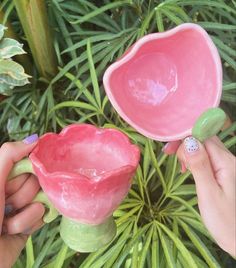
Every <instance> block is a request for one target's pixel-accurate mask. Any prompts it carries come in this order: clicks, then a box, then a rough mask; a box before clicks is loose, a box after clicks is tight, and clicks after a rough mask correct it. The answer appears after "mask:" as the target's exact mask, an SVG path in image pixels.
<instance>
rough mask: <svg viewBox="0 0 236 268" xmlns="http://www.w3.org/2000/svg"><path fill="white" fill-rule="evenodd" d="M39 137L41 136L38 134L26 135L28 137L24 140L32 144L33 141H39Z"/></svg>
mask: <svg viewBox="0 0 236 268" xmlns="http://www.w3.org/2000/svg"><path fill="white" fill-rule="evenodd" d="M38 138H39V136H38V135H37V134H33V135H31V136H29V137H26V138H25V139H24V140H23V142H24V143H25V144H32V143H34V142H35V141H37V140H38Z"/></svg>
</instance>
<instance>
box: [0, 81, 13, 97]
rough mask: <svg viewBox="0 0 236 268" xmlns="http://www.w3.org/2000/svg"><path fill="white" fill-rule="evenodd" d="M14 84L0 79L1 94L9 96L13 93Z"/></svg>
mask: <svg viewBox="0 0 236 268" xmlns="http://www.w3.org/2000/svg"><path fill="white" fill-rule="evenodd" d="M12 89H13V86H11V85H8V84H6V83H3V82H1V80H0V94H1V95H6V96H9V95H11V94H12Z"/></svg>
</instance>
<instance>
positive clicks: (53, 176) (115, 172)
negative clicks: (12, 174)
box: [29, 124, 140, 184]
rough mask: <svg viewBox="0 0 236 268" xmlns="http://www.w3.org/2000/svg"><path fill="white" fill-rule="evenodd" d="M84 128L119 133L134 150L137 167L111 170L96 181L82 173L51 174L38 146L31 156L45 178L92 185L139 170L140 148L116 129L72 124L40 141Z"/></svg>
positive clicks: (44, 136)
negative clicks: (39, 156) (84, 181)
mask: <svg viewBox="0 0 236 268" xmlns="http://www.w3.org/2000/svg"><path fill="white" fill-rule="evenodd" d="M83 127H90V128H93V129H94V130H95V131H102V132H105V131H111V132H116V133H118V134H119V135H120V136H121V137H122V138H123V139H124V140H125V141H126V143H127V144H128V145H129V146H130V147H131V148H132V150H133V153H134V155H135V160H136V165H125V166H122V167H120V168H116V169H114V170H111V171H105V172H104V173H103V174H101V175H99V179H96V178H93V179H91V178H89V177H88V176H86V175H83V174H80V173H73V172H62V171H56V172H49V171H47V169H46V168H45V167H44V165H43V164H42V163H41V161H40V160H39V159H38V157H37V156H36V153H37V152H38V150H39V147H38V145H37V146H36V147H35V149H34V150H33V152H32V153H31V154H30V156H29V158H30V160H31V161H32V162H33V166H35V167H37V168H38V169H39V170H40V172H41V173H42V174H43V176H45V177H50V179H58V177H60V178H65V179H71V180H75V179H76V180H78V178H79V179H80V180H86V181H88V182H90V183H91V184H94V183H99V182H101V181H104V180H106V179H108V178H109V177H111V176H114V175H118V174H122V173H124V172H132V171H134V170H135V169H136V168H137V166H138V163H139V159H140V153H139V148H138V146H137V145H134V144H132V143H131V142H130V140H129V138H128V137H127V136H126V135H125V134H123V133H122V132H120V131H118V130H116V129H112V128H98V127H95V126H93V125H90V124H71V125H69V126H67V127H65V128H63V129H62V131H61V132H60V133H58V134H57V133H53V132H48V133H46V134H44V135H43V136H41V138H40V139H45V138H47V137H48V136H65V135H66V133H67V132H68V131H70V129H72V128H83Z"/></svg>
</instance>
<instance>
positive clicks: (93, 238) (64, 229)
mask: <svg viewBox="0 0 236 268" xmlns="http://www.w3.org/2000/svg"><path fill="white" fill-rule="evenodd" d="M60 235H61V238H62V239H63V241H64V242H65V243H66V244H67V246H68V247H70V248H71V249H74V250H75V251H79V252H93V251H96V250H98V249H100V248H102V247H103V246H105V245H107V244H108V243H109V242H111V241H112V239H113V238H114V236H115V235H116V224H115V221H114V219H113V217H112V216H111V217H110V218H108V219H107V220H106V221H105V222H103V223H101V224H99V225H90V224H83V223H80V222H77V221H75V220H72V219H69V218H66V217H64V216H62V220H61V226H60Z"/></svg>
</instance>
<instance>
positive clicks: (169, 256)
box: [158, 228, 175, 268]
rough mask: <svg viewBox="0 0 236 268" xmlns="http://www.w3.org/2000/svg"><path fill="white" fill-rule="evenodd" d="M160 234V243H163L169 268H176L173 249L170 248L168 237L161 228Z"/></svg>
mask: <svg viewBox="0 0 236 268" xmlns="http://www.w3.org/2000/svg"><path fill="white" fill-rule="evenodd" d="M158 232H159V238H160V242H161V245H162V248H163V251H164V254H165V257H166V261H167V264H168V267H169V268H175V262H174V258H173V255H172V248H171V246H170V242H169V239H168V238H167V237H166V235H165V234H164V233H163V232H162V230H161V229H160V228H158Z"/></svg>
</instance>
